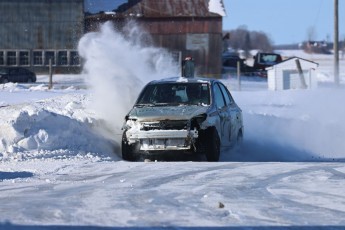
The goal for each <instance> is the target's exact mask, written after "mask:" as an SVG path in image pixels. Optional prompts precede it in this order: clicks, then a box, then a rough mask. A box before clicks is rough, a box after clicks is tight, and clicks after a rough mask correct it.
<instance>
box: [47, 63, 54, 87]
mask: <svg viewBox="0 0 345 230" xmlns="http://www.w3.org/2000/svg"><path fill="white" fill-rule="evenodd" d="M52 88H53V71H52V59H51V58H49V86H48V89H52Z"/></svg>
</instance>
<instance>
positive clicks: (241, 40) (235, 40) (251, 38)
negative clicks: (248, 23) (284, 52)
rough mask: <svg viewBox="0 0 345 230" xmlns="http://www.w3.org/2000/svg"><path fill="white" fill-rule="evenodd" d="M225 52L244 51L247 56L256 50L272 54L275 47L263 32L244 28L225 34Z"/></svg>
mask: <svg viewBox="0 0 345 230" xmlns="http://www.w3.org/2000/svg"><path fill="white" fill-rule="evenodd" d="M223 44H224V51H226V50H228V49H233V50H243V51H244V52H245V55H246V56H247V55H249V51H250V50H253V49H256V50H260V51H262V52H272V51H273V45H272V41H271V40H270V38H269V37H268V36H267V35H266V34H265V33H264V32H261V31H248V30H247V28H246V27H244V26H242V27H239V28H237V29H235V30H229V31H224V32H223Z"/></svg>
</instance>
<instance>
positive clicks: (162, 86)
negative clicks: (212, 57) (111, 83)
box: [121, 77, 244, 162]
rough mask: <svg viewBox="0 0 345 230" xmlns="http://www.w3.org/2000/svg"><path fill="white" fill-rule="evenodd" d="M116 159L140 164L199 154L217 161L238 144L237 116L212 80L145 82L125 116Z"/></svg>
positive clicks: (239, 115)
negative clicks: (144, 161)
mask: <svg viewBox="0 0 345 230" xmlns="http://www.w3.org/2000/svg"><path fill="white" fill-rule="evenodd" d="M122 130H123V134H122V141H121V142H122V143H121V147H122V158H123V159H124V160H127V161H137V160H145V159H151V158H159V157H163V158H164V157H165V156H168V155H173V156H180V155H182V154H203V155H204V156H205V157H206V160H207V161H212V162H213V161H219V158H220V153H221V148H223V147H232V146H235V145H236V144H239V143H241V142H242V140H243V133H244V127H243V118H242V110H241V109H240V107H239V106H238V105H237V104H236V102H235V100H234V99H233V97H232V95H231V94H230V92H229V90H228V89H227V87H226V86H225V85H224V84H223V83H222V82H221V81H220V80H217V79H210V78H197V77H195V78H194V77H193V78H184V77H173V78H167V79H162V80H155V81H151V82H149V83H148V84H147V85H146V86H145V87H144V88H143V90H142V91H141V93H140V94H139V97H138V99H137V101H136V102H135V104H134V106H133V107H132V109H131V110H130V111H129V113H128V114H127V115H126V116H125V121H124V124H123V127H122Z"/></svg>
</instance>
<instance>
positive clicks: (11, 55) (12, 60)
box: [7, 51, 17, 65]
mask: <svg viewBox="0 0 345 230" xmlns="http://www.w3.org/2000/svg"><path fill="white" fill-rule="evenodd" d="M7 65H17V52H16V51H8V52H7Z"/></svg>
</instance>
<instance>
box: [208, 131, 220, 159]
mask: <svg viewBox="0 0 345 230" xmlns="http://www.w3.org/2000/svg"><path fill="white" fill-rule="evenodd" d="M208 136H209V139H208V140H207V143H206V159H207V161H212V162H216V161H219V156H220V139H219V136H218V132H217V130H216V128H212V129H210V130H209V135H208Z"/></svg>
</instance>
